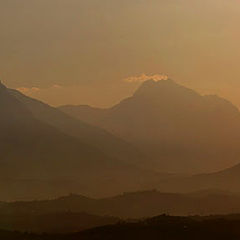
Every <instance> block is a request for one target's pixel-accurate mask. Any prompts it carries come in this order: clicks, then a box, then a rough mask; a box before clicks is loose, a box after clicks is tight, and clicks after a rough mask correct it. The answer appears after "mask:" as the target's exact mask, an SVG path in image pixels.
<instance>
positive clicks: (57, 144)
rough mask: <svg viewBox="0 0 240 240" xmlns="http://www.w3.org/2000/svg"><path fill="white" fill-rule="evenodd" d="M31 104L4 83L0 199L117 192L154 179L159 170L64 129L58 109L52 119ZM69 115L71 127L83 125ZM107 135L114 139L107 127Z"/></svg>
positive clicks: (0, 121)
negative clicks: (136, 163) (145, 168)
mask: <svg viewBox="0 0 240 240" xmlns="http://www.w3.org/2000/svg"><path fill="white" fill-rule="evenodd" d="M15 93H16V92H15ZM31 101H33V100H31ZM39 104H40V103H39ZM28 106H29V105H28ZM28 106H27V105H26V104H25V103H24V102H23V101H19V99H18V98H17V97H15V96H14V94H13V93H12V91H10V90H9V89H7V88H6V87H5V86H4V85H3V84H0V116H1V117H0V152H1V158H0V164H1V168H0V187H1V192H0V199H6V200H13V199H26V198H30V199H33V198H43V197H44V198H45V197H48V196H49V197H50V196H58V195H62V194H67V193H69V192H71V191H74V192H76V191H77V192H84V193H86V194H93V195H101V194H102V195H104V194H116V193H118V192H119V191H120V192H121V191H123V190H124V189H125V188H126V189H137V188H142V187H145V184H146V185H148V184H150V182H151V181H153V179H154V177H155V173H152V172H147V171H143V170H141V169H139V168H136V167H135V166H133V165H131V164H125V163H123V162H121V161H119V159H117V158H113V157H112V156H110V154H109V155H107V154H105V153H104V152H103V151H101V150H100V148H97V147H96V146H94V145H93V144H92V145H90V144H89V142H88V141H84V137H83V138H82V139H80V137H77V136H75V137H74V136H73V134H72V135H70V134H66V133H65V132H64V131H61V130H60V129H59V128H60V127H59V125H61V124H62V125H64V119H60V117H59V120H58V118H57V117H58V116H57V114H58V111H56V112H54V111H53V114H52V115H51V114H50V110H51V108H50V110H49V114H48V116H47V117H46V119H47V120H48V121H49V122H48V121H47V120H46V121H44V119H45V117H42V118H40V116H41V114H44V112H45V110H43V112H40V113H39V115H38V116H37V108H35V111H31V109H30V107H28ZM36 106H37V104H36ZM44 107H45V105H44V104H42V108H44ZM46 115H47V113H46ZM59 115H60V116H61V115H63V116H65V114H62V113H60V114H59ZM51 117H52V123H50V121H51V120H50V118H51ZM67 119H68V117H66V125H67V124H70V123H73V124H74V122H75V125H77V123H78V120H76V121H75V120H69V122H67ZM54 121H56V122H57V121H59V125H58V126H56V127H55V126H54V125H55V123H54ZM56 125H57V124H56ZM64 126H65V125H64ZM77 126H78V129H80V128H83V129H84V130H83V131H82V132H84V131H86V132H87V131H88V130H86V129H88V125H87V124H85V125H80V124H79V125H77ZM89 128H90V127H89ZM78 129H76V131H78ZM91 129H92V128H90V130H91ZM90 130H89V131H90ZM92 131H95V133H94V134H95V135H93V134H92V135H91V137H93V136H97V134H98V130H95V128H93V130H92ZM99 132H101V131H100V130H99ZM79 134H80V130H79ZM104 134H105V135H104ZM99 135H100V134H99ZM103 136H107V137H109V135H108V134H107V133H105V131H103ZM110 136H111V135H110ZM107 137H106V138H107ZM109 138H110V137H109ZM102 140H104V138H103V139H102ZM116 141H117V140H116ZM140 177H141V180H139V178H140ZM150 185H151V184H150Z"/></svg>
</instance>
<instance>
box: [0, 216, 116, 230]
mask: <svg viewBox="0 0 240 240" xmlns="http://www.w3.org/2000/svg"><path fill="white" fill-rule="evenodd" d="M119 221H120V219H118V218H114V217H108V216H96V215H92V214H87V213H72V212H58V213H50V214H35V213H34V212H31V213H28V214H20V215H18V214H15V213H11V214H7V215H6V214H3V215H1V214H0V229H4V230H9V231H22V232H31V233H33V232H34V233H70V232H78V231H82V230H86V229H90V228H94V227H99V226H105V225H110V224H115V223H118V222H119Z"/></svg>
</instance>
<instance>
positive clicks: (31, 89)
mask: <svg viewBox="0 0 240 240" xmlns="http://www.w3.org/2000/svg"><path fill="white" fill-rule="evenodd" d="M17 90H18V91H19V92H22V93H30V92H38V91H40V90H41V89H40V88H37V87H31V88H27V87H19V88H17Z"/></svg>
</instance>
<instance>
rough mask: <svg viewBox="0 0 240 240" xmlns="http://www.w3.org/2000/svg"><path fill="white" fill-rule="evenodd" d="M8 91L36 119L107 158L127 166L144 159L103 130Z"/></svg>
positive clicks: (15, 92)
mask: <svg viewBox="0 0 240 240" xmlns="http://www.w3.org/2000/svg"><path fill="white" fill-rule="evenodd" d="M8 91H9V93H10V94H11V95H13V96H14V97H15V98H17V99H18V100H19V101H20V102H21V103H22V104H24V106H25V107H26V108H27V109H28V110H29V111H30V112H31V113H32V114H33V116H34V117H35V118H36V119H38V120H40V121H42V122H44V123H47V124H48V125H51V126H53V127H54V128H57V129H58V130H60V131H62V132H63V133H65V134H67V135H71V136H73V137H75V138H78V139H79V140H81V141H82V142H84V143H87V144H89V145H91V146H94V147H96V148H98V149H99V150H101V151H102V152H104V153H105V154H106V155H108V156H109V157H113V158H115V159H119V160H120V161H121V162H125V163H128V164H138V163H139V164H140V163H141V162H142V161H143V160H144V158H145V156H144V154H142V153H141V152H140V151H139V150H137V149H136V148H135V147H133V146H131V144H129V143H127V142H125V141H124V140H122V139H121V138H119V137H116V136H115V135H113V134H111V133H109V132H107V131H106V130H104V129H101V128H99V127H95V126H93V125H90V124H87V123H85V122H83V121H81V120H78V119H76V118H74V117H70V116H69V115H67V114H65V113H63V112H62V111H60V110H58V109H56V108H54V107H51V106H49V105H48V104H45V103H43V102H41V101H38V100H36V99H33V98H30V97H27V96H25V95H24V94H22V93H20V92H19V91H16V90H13V89H8Z"/></svg>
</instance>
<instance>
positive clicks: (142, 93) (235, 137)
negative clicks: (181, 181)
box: [59, 80, 240, 173]
mask: <svg viewBox="0 0 240 240" xmlns="http://www.w3.org/2000/svg"><path fill="white" fill-rule="evenodd" d="M59 109H60V110H62V111H63V112H65V113H67V114H69V115H70V116H73V117H76V118H78V119H80V120H82V121H85V122H86V123H90V124H92V125H95V126H98V127H101V128H103V129H105V130H107V131H109V132H111V133H112V134H114V135H115V136H118V137H120V138H122V139H124V140H125V141H126V142H129V143H130V144H131V145H132V146H135V147H136V148H137V149H139V151H141V152H143V153H144V154H145V155H146V156H147V157H148V158H147V161H145V162H144V163H143V165H144V166H145V167H148V168H149V167H151V168H152V169H155V170H159V171H166V172H178V173H179V172H182V173H186V172H187V173H204V172H213V171H219V170H222V169H225V168H228V167H231V166H233V165H235V164H238V163H239V162H240V160H239V159H240V112H239V110H238V109H237V108H236V107H235V106H234V105H232V104H231V103H230V102H229V101H227V100H225V99H222V98H220V97H218V96H215V95H208V96H202V95H200V94H198V93H197V92H195V91H193V90H191V89H189V88H186V87H184V86H181V85H179V84H177V83H175V82H174V81H172V80H162V81H157V82H156V81H153V80H149V81H146V82H144V83H143V84H142V85H141V86H140V87H139V89H138V90H137V91H136V92H135V93H134V95H133V96H132V97H129V98H127V99H125V100H123V101H121V102H120V103H119V104H117V105H115V106H114V107H112V108H109V109H96V108H92V107H89V106H69V105H68V106H61V107H59Z"/></svg>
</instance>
